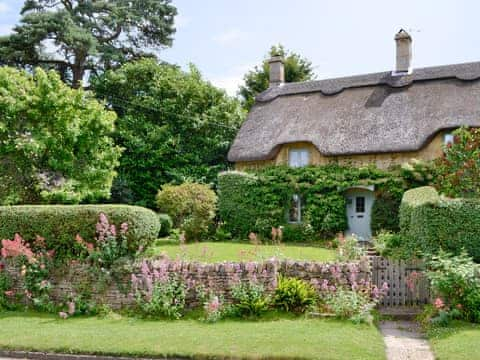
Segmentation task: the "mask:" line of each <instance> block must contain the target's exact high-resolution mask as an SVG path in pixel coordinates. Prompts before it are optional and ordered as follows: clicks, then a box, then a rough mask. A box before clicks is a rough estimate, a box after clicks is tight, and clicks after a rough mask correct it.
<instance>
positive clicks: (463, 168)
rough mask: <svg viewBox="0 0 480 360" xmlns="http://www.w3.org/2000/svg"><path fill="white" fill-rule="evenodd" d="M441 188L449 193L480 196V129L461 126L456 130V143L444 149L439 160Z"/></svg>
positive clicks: (459, 195) (437, 162)
mask: <svg viewBox="0 0 480 360" xmlns="http://www.w3.org/2000/svg"><path fill="white" fill-rule="evenodd" d="M436 166H437V176H436V186H437V188H438V189H439V190H440V191H441V192H442V193H444V194H445V195H447V196H452V197H479V196H480V129H478V128H470V129H467V128H460V129H457V130H456V131H455V132H454V141H453V144H448V145H447V146H445V149H444V156H443V157H442V158H440V159H439V160H437V161H436Z"/></svg>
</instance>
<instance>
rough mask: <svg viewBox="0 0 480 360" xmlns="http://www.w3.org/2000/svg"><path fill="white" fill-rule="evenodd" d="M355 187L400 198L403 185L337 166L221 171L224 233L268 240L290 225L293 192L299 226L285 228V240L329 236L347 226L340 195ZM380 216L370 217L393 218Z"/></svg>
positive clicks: (383, 175)
mask: <svg viewBox="0 0 480 360" xmlns="http://www.w3.org/2000/svg"><path fill="white" fill-rule="evenodd" d="M358 185H375V187H376V189H377V190H378V191H380V192H382V193H384V194H387V193H388V194H391V195H389V196H391V197H394V198H400V197H401V194H402V193H403V191H404V189H405V188H407V187H408V182H405V181H403V178H402V177H401V176H400V175H399V173H396V172H387V171H383V170H379V169H376V168H373V167H368V168H354V167H342V166H338V165H326V166H308V167H304V168H290V167H286V166H275V167H268V168H264V169H260V170H257V171H255V173H244V172H238V171H230V172H224V173H221V174H220V175H219V179H218V196H219V205H218V209H219V216H220V218H221V220H222V221H223V222H224V223H225V227H226V230H227V231H229V232H230V233H231V234H232V236H234V237H236V238H246V237H247V235H248V234H249V233H250V232H254V233H256V234H259V235H260V236H261V237H263V238H270V232H271V229H272V227H278V226H284V227H285V228H286V227H287V226H290V225H289V223H288V221H287V214H288V210H289V206H290V203H291V201H290V200H291V199H292V197H293V195H294V194H298V195H300V198H301V199H302V227H301V228H298V227H297V228H295V227H293V226H292V227H290V228H289V229H287V232H288V233H289V234H287V236H284V241H287V239H288V238H290V239H292V240H294V241H297V240H299V239H300V238H303V237H309V238H319V237H324V238H326V237H332V236H334V235H335V234H337V233H338V232H341V231H344V230H345V229H346V228H347V225H348V222H347V216H346V204H345V197H344V195H343V192H344V191H345V190H347V189H348V188H350V187H353V186H358ZM380 213H381V216H377V217H376V218H375V224H376V226H377V227H378V228H379V229H381V228H389V227H391V225H389V223H387V222H386V221H387V220H388V222H390V221H391V219H392V214H390V213H388V209H387V210H384V211H383V212H382V211H380ZM299 229H301V230H302V232H303V231H304V230H306V229H308V231H307V234H305V233H301V232H298V231H294V230H299ZM310 229H311V230H310ZM290 230H292V231H290Z"/></svg>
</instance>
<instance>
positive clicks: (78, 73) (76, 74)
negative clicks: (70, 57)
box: [72, 63, 85, 89]
mask: <svg viewBox="0 0 480 360" xmlns="http://www.w3.org/2000/svg"><path fill="white" fill-rule="evenodd" d="M72 73H73V79H72V87H73V88H74V89H78V88H79V87H80V86H81V85H82V80H83V75H84V74H85V69H84V68H83V66H82V65H80V64H78V63H76V64H75V65H73V66H72Z"/></svg>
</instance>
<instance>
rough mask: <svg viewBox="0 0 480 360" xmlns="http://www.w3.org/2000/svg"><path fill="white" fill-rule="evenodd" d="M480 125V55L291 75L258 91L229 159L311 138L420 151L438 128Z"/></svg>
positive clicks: (365, 149)
mask: <svg viewBox="0 0 480 360" xmlns="http://www.w3.org/2000/svg"><path fill="white" fill-rule="evenodd" d="M462 125H465V126H480V62H476V63H467V64H457V65H448V66H439V67H431V68H423V69H417V70H414V71H413V73H412V74H410V75H404V76H392V74H391V73H390V72H384V73H376V74H368V75H360V76H352V77H346V78H338V79H329V80H320V81H310V82H304V83H290V84H284V85H282V86H277V87H272V88H270V89H268V90H267V91H265V92H263V93H262V94H260V95H259V96H258V97H257V101H256V104H255V105H254V106H253V108H252V110H251V111H250V113H249V116H248V119H247V120H246V121H245V123H244V124H243V126H242V128H241V129H240V131H239V133H238V134H237V137H236V139H235V141H234V143H233V145H232V147H231V149H230V152H229V155H228V158H229V160H230V161H232V162H237V161H256V160H266V159H271V158H273V157H274V156H275V154H276V152H277V151H278V149H279V147H280V145H282V144H287V143H293V142H311V143H312V144H313V145H315V146H316V147H317V149H318V150H319V151H320V153H321V154H323V155H325V156H343V155H354V154H371V153H390V152H407V151H417V150H419V149H421V148H422V147H423V146H425V145H426V144H427V143H428V142H429V141H430V139H431V138H432V137H433V136H435V135H436V134H437V133H438V132H439V131H441V130H443V129H452V128H456V127H459V126H462Z"/></svg>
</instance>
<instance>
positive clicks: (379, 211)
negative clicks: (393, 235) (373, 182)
mask: <svg viewBox="0 0 480 360" xmlns="http://www.w3.org/2000/svg"><path fill="white" fill-rule="evenodd" d="M401 201H402V192H396V193H392V192H389V191H387V192H385V191H377V193H376V194H375V201H374V203H373V206H372V215H371V216H372V218H371V228H372V232H373V233H374V234H378V233H379V232H381V231H382V230H386V231H392V232H398V231H399V230H400V224H399V219H398V211H399V209H400V203H401Z"/></svg>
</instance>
